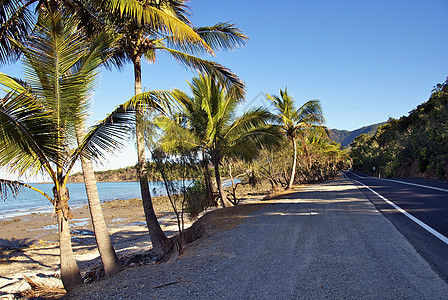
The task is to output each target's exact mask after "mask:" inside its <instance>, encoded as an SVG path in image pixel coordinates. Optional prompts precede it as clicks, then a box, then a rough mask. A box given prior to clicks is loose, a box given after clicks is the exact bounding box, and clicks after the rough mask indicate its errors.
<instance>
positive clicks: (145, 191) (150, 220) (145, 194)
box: [134, 57, 173, 260]
mask: <svg viewBox="0 0 448 300" xmlns="http://www.w3.org/2000/svg"><path fill="white" fill-rule="evenodd" d="M134 76H135V82H134V88H135V94H136V95H138V94H140V93H141V92H142V81H141V65H140V57H137V58H136V59H135V60H134ZM135 114H136V140H137V155H138V179H139V181H140V191H141V194H142V201H143V210H144V212H145V218H146V225H147V227H148V231H149V236H150V238H151V242H152V246H153V248H154V251H155V252H156V255H157V257H158V258H159V259H162V260H163V259H164V258H165V256H166V255H167V254H168V253H169V252H171V250H173V242H172V241H171V240H169V239H168V238H167V237H166V235H165V233H163V231H162V228H161V227H160V224H159V222H158V221H157V217H156V214H155V212H154V208H153V206H152V200H151V193H150V191H149V184H148V171H147V168H146V156H145V133H144V132H143V129H142V128H143V126H142V124H141V122H142V119H143V118H142V111H141V110H140V109H137V110H136V113H135Z"/></svg>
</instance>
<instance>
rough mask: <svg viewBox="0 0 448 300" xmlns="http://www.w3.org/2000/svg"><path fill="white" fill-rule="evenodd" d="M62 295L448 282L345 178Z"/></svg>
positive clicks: (276, 295) (372, 294)
mask: <svg viewBox="0 0 448 300" xmlns="http://www.w3.org/2000/svg"><path fill="white" fill-rule="evenodd" d="M224 221H225V220H224ZM67 298H68V299H153V298H158V299H160V298H162V299H448V284H447V283H446V282H445V281H444V280H443V279H441V278H440V276H439V275H438V274H437V273H436V272H434V270H433V268H431V266H430V265H429V264H428V263H427V262H426V261H425V260H424V259H423V258H422V257H421V256H420V255H419V254H418V253H417V252H416V251H415V249H414V248H413V247H412V245H411V244H410V243H409V242H408V241H407V240H406V239H405V238H404V237H403V235H402V234H400V233H399V232H398V231H397V229H396V228H395V227H394V225H392V223H391V222H390V221H389V220H388V219H387V218H385V217H384V216H383V215H382V214H381V213H379V212H378V210H377V209H376V208H375V206H374V205H373V204H372V203H370V201H368V200H367V199H366V197H365V196H364V195H363V193H362V192H361V191H360V190H359V189H358V188H357V187H356V186H355V185H354V184H352V183H351V182H350V181H349V180H346V179H341V180H336V181H331V182H325V183H322V184H316V185H309V186H307V187H304V188H301V189H300V190H298V191H297V192H295V193H291V194H287V195H284V196H281V197H279V198H278V199H277V200H275V201H272V202H269V203H268V205H267V206H266V207H265V208H263V209H260V210H258V211H256V212H255V213H253V214H251V215H249V216H248V217H247V218H246V220H245V222H243V223H242V224H241V225H239V226H237V227H236V228H233V229H231V230H228V231H222V232H219V233H216V234H213V235H211V236H208V237H206V238H202V239H200V240H198V241H196V242H194V243H193V244H191V245H190V246H189V247H188V248H187V253H186V254H184V255H183V256H182V257H181V258H180V259H179V260H177V261H174V262H172V263H169V264H158V265H149V266H142V267H139V268H129V269H126V270H125V271H123V272H121V273H119V274H117V275H115V276H113V277H112V278H107V279H104V280H102V281H100V282H98V283H95V284H92V285H89V286H85V287H83V288H81V289H80V290H79V291H78V292H77V293H75V294H72V295H69V296H68V297H67Z"/></svg>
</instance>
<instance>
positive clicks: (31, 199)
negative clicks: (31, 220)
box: [0, 179, 240, 219]
mask: <svg viewBox="0 0 448 300" xmlns="http://www.w3.org/2000/svg"><path fill="white" fill-rule="evenodd" d="M239 181H240V180H239V179H235V182H239ZM175 183H176V182H175ZM179 183H180V182H179ZM190 183H191V181H190V180H187V181H186V184H187V185H189V184H190ZM230 184H231V183H230V182H229V181H227V182H223V186H230ZM30 185H31V186H33V187H35V188H37V189H39V190H41V191H43V192H45V193H46V194H47V195H49V196H50V197H51V196H52V195H53V192H52V189H53V186H54V184H51V183H30ZM67 187H68V189H69V193H70V200H69V201H68V204H69V206H70V207H71V208H76V207H82V206H85V205H87V204H88V202H87V195H86V188H85V185H84V183H68V184H67ZM97 189H98V195H99V197H100V200H101V202H105V201H111V200H126V199H134V198H141V193H140V184H139V183H138V182H97ZM149 189H150V191H151V196H163V195H166V190H165V186H164V185H163V182H162V181H150V182H149ZM52 210H53V206H52V204H51V202H50V201H49V200H48V199H47V198H45V197H44V196H42V195H41V194H40V193H38V192H36V191H34V190H32V189H29V188H22V189H21V190H20V192H19V194H18V195H17V196H16V197H12V196H11V195H10V193H8V198H7V199H4V200H2V199H1V198H0V219H9V218H14V217H18V216H23V215H27V214H30V213H46V212H51V211H52Z"/></svg>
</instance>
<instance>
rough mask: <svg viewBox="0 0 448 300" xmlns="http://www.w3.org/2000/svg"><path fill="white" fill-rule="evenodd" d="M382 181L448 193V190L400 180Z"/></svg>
mask: <svg viewBox="0 0 448 300" xmlns="http://www.w3.org/2000/svg"><path fill="white" fill-rule="evenodd" d="M380 180H385V181H391V182H396V183H401V184H407V185H413V186H418V187H422V188H427V189H431V190H436V191H440V192H446V193H448V190H447V189H442V188H438V187H434V186H428V185H422V184H417V183H410V182H406V181H399V180H393V179H380Z"/></svg>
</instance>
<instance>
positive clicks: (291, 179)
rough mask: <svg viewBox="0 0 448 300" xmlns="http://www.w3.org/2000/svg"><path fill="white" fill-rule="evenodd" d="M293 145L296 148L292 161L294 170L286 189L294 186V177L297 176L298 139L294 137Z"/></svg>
mask: <svg viewBox="0 0 448 300" xmlns="http://www.w3.org/2000/svg"><path fill="white" fill-rule="evenodd" d="M292 145H293V148H294V150H293V151H294V158H293V163H292V171H291V178H290V179H289V184H288V187H287V188H286V189H290V188H292V185H293V183H294V177H295V176H296V165H297V141H296V139H295V138H293V139H292Z"/></svg>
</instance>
